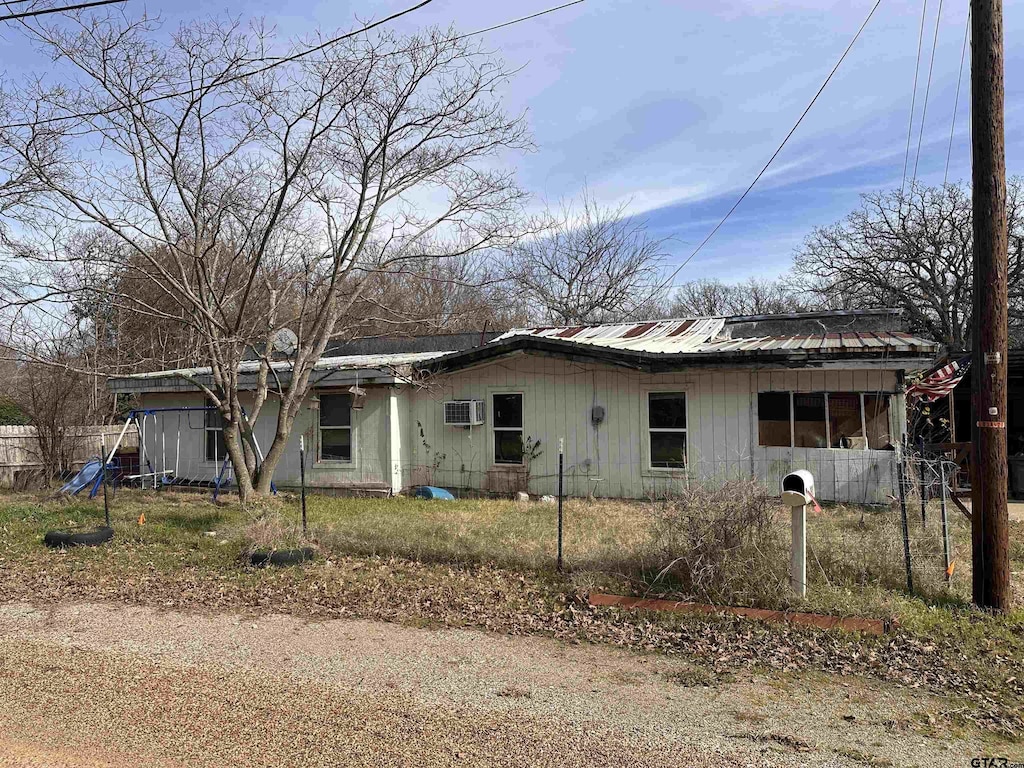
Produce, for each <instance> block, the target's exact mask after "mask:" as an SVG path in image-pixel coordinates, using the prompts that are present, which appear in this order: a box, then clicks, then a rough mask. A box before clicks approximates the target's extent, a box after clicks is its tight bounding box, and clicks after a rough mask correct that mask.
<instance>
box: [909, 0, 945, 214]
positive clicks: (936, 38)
mask: <svg viewBox="0 0 1024 768" xmlns="http://www.w3.org/2000/svg"><path fill="white" fill-rule="evenodd" d="M941 19H942V0H939V10H938V13H936V14H935V35H934V37H933V38H932V54H931V57H930V59H929V61H928V80H927V81H926V82H925V86H924V104H923V105H922V106H921V128H920V130H919V131H918V134H917V155H916V156H915V157H914V176H913V178H912V179H911V181H910V188H911V190H913V188H914V184H915V183H916V182H917V166H918V163H920V162H921V142H922V141H923V140H924V121H925V117H926V116H927V115H928V94H929V93H931V90H932V70H934V69H935V49H936V48H937V47H938V45H939V21H940V20H941ZM911 194H913V192H911Z"/></svg>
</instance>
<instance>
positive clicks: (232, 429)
mask: <svg viewBox="0 0 1024 768" xmlns="http://www.w3.org/2000/svg"><path fill="white" fill-rule="evenodd" d="M224 449H225V450H226V451H227V453H228V458H229V459H230V460H231V466H232V468H233V469H234V472H235V484H236V485H237V486H238V500H239V501H240V502H242V503H243V504H247V503H249V502H251V501H252V500H253V499H254V498H255V496H256V495H257V492H256V491H255V489H254V488H253V485H252V475H250V474H249V468H248V467H247V466H246V463H245V451H244V450H243V449H242V444H241V439H240V437H239V430H238V425H237V424H236V423H235V422H233V421H228V422H226V423H225V424H224Z"/></svg>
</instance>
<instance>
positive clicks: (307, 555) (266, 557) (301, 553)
mask: <svg viewBox="0 0 1024 768" xmlns="http://www.w3.org/2000/svg"><path fill="white" fill-rule="evenodd" d="M312 559H313V549H312V548H311V547H303V548H302V549H272V550H257V551H255V552H253V553H252V554H251V555H249V562H250V563H252V564H253V565H255V566H256V567H258V568H262V567H265V566H268V565H298V564H299V563H305V562H307V561H309V560H312Z"/></svg>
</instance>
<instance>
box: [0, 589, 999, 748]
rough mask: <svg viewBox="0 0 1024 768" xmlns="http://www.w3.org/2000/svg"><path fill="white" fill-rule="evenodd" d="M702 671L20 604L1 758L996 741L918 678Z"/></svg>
mask: <svg viewBox="0 0 1024 768" xmlns="http://www.w3.org/2000/svg"><path fill="white" fill-rule="evenodd" d="M703 681H704V680H703V678H701V676H700V675H699V674H697V672H695V671H694V669H693V668H692V667H689V666H687V664H686V663H685V662H683V661H681V660H678V659H672V658H668V657H664V656H658V655H648V656H645V655H639V654H635V653H631V652H627V651H621V650H617V649H614V648H606V647H595V646H570V645H566V644H564V643H560V642H558V641H554V640H547V639H543V638H519V637H507V636H498V635H489V634H483V633H479V632H474V631H462V630H431V629H415V628H409V627H402V626H398V625H394V624H387V623H382V622H369V621H355V620H338V621H329V622H322V623H311V622H305V621H302V620H299V619H295V618H292V617H286V616H263V617H259V618H253V617H245V616H237V615H224V614H215V615H200V614H185V613H178V612H158V611H155V610H151V609H148V608H138V607H124V606H120V605H108V604H79V605H65V606H61V607H59V608H57V609H54V610H48V609H41V608H36V607H33V606H31V605H27V604H8V605H3V606H0V722H3V724H4V727H3V729H2V730H0V765H3V766H19V767H20V766H76V767H77V766H89V767H90V768H91V767H92V766H118V767H120V766H165V765H166V766H178V765H181V766H185V765H187V766H224V765H249V766H279V765H287V766H391V765H395V766H399V765H402V766H404V765H410V766H414V765H415V766H456V765H457V766H513V765H515V766H524V765H552V766H556V765H557V766H559V767H560V768H561V767H563V766H564V767H568V766H605V765H607V766H627V765H628V766H704V765H708V766H712V765H714V766H723V765H740V766H747V765H749V766H837V767H838V766H864V765H870V764H882V765H884V764H898V765H901V766H906V765H958V764H965V765H966V764H967V761H966V759H965V758H967V757H969V756H974V755H979V754H983V753H985V750H984V748H983V747H982V746H981V745H980V743H969V742H966V741H963V740H959V739H948V738H947V739H942V740H940V739H937V738H930V737H928V736H926V735H924V731H923V730H922V729H921V727H920V724H921V723H925V724H926V723H927V719H928V713H929V712H936V711H938V710H940V709H942V708H943V707H948V706H949V705H948V704H944V703H943V702H942V701H940V700H937V699H934V698H932V697H929V696H926V695H921V694H918V693H916V692H911V691H906V690H898V689H891V688H889V687H887V686H884V685H882V684H880V683H873V682H865V681H863V680H858V679H853V678H850V679H844V678H833V677H826V676H824V675H820V674H818V675H811V676H809V675H802V676H799V677H797V676H776V677H772V678H765V677H748V678H741V679H737V680H734V681H728V682H718V683H715V684H713V685H712V686H711V687H704V686H701V685H694V683H695V682H703ZM988 751H991V750H990V749H989V750H988ZM885 761H890V762H889V763H886V762H885Z"/></svg>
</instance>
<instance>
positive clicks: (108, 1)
mask: <svg viewBox="0 0 1024 768" xmlns="http://www.w3.org/2000/svg"><path fill="white" fill-rule="evenodd" d="M124 2H127V0H93V2H91V3H78V4H77V5H61V6H58V7H56V8H40V9H39V10H36V11H23V12H21V13H12V14H9V15H7V16H0V21H13V20H14V19H28V18H31V17H33V16H46V15H47V14H50V13H65V12H66V11H80V10H82V9H83V8H95V7H96V6H99V5H113V4H114V3H124Z"/></svg>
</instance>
